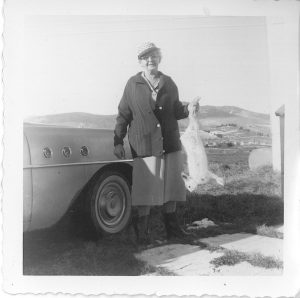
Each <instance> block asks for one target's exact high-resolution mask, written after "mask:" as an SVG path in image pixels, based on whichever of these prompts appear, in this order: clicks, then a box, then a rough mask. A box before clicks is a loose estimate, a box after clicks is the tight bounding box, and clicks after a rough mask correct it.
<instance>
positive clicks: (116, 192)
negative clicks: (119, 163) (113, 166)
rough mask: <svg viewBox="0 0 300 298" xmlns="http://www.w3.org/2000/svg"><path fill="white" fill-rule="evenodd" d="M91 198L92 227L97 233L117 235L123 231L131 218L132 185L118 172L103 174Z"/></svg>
mask: <svg viewBox="0 0 300 298" xmlns="http://www.w3.org/2000/svg"><path fill="white" fill-rule="evenodd" d="M91 190H92V192H91V195H90V197H89V210H90V212H89V213H90V217H91V220H92V225H93V226H94V228H95V230H96V232H97V233H100V234H115V233H118V232H120V231H122V230H123V229H124V228H125V227H126V226H127V225H128V223H129V221H130V218H131V194H130V184H129V182H128V180H127V178H126V177H125V176H124V175H123V174H121V173H119V172H116V171H110V172H105V173H103V174H101V175H100V176H99V177H98V179H97V180H96V182H95V183H94V185H93V186H92V189H91Z"/></svg>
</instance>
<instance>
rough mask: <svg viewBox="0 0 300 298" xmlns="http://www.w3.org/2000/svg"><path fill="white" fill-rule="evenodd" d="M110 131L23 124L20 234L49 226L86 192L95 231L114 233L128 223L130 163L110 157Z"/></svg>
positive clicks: (127, 160) (128, 153) (129, 210)
mask: <svg viewBox="0 0 300 298" xmlns="http://www.w3.org/2000/svg"><path fill="white" fill-rule="evenodd" d="M113 149H114V147H113V131H112V130H109V129H90V128H74V127H63V126H54V125H42V124H31V123H24V136H23V223H24V225H23V226H24V228H23V230H24V231H32V230H36V229H43V228H48V227H51V226H53V225H54V224H55V223H57V222H58V221H59V220H60V219H61V218H62V217H63V215H64V214H65V213H66V212H67V210H68V209H69V208H70V206H71V205H72V204H73V203H74V202H75V201H76V200H77V198H78V197H80V194H81V193H82V192H83V190H85V191H86V194H87V195H86V197H85V198H84V199H85V201H86V202H85V204H86V205H87V206H88V210H89V215H90V216H91V218H92V220H93V222H94V225H95V226H96V228H97V229H98V230H102V231H104V232H107V233H116V232H118V231H120V230H121V229H123V228H124V227H125V226H126V224H127V222H128V221H129V217H130V212H131V198H130V184H131V172H132V159H131V155H130V149H129V145H128V143H125V151H126V154H127V155H128V156H126V157H127V158H126V159H125V160H118V159H117V158H116V157H115V156H114V154H113Z"/></svg>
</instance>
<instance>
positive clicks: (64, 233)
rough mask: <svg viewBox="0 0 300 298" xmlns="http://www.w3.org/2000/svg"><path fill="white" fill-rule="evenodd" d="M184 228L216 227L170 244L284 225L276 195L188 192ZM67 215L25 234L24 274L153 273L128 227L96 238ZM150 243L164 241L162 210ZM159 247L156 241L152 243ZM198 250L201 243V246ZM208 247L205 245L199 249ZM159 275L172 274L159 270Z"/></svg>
mask: <svg viewBox="0 0 300 298" xmlns="http://www.w3.org/2000/svg"><path fill="white" fill-rule="evenodd" d="M178 214H179V217H180V219H181V221H182V223H183V224H190V223H191V222H192V221H194V220H201V219H202V218H209V219H210V220H213V221H214V222H215V223H216V224H217V226H214V227H207V228H202V229H199V230H197V231H196V232H195V236H194V237H189V238H186V239H174V240H173V241H172V242H173V243H183V244H195V242H194V240H195V238H197V239H199V238H200V239H201V238H205V237H212V236H216V235H220V234H233V233H238V232H248V233H253V234H255V233H256V228H257V226H258V225H261V224H266V225H275V224H282V223H283V202H282V200H280V198H278V197H267V196H263V195H251V194H241V195H222V196H212V195H201V198H199V196H197V195H195V194H192V195H190V196H189V197H188V199H187V203H186V204H185V205H183V204H182V205H178ZM75 219H76V220H75V222H74V214H72V212H71V211H70V212H68V213H67V214H66V215H65V216H64V218H63V219H62V220H61V221H60V222H59V223H58V224H57V225H56V226H54V227H52V228H51V229H46V230H41V231H35V232H30V233H25V234H24V245H23V256H24V262H23V273H24V275H99V276H101V275H114V276H135V275H143V274H148V273H151V272H155V271H157V270H159V269H156V268H152V267H151V266H149V265H147V264H146V263H145V262H143V261H140V260H137V259H136V258H135V256H134V254H136V253H137V252H138V251H140V250H141V248H140V247H137V245H136V242H135V235H134V232H133V229H132V227H131V226H128V227H127V228H126V229H125V230H124V231H123V232H122V233H119V234H116V235H106V236H102V237H100V238H96V237H95V235H94V234H93V233H91V231H90V230H89V229H87V228H86V226H85V223H84V222H83V221H82V219H81V220H79V219H78V218H75ZM151 231H152V236H153V240H157V239H159V240H163V239H165V230H164V225H163V223H162V214H161V208H160V207H155V208H153V209H152V211H151ZM153 243H154V244H153V245H154V246H158V244H157V242H153ZM199 246H200V248H201V243H199ZM202 248H203V249H207V248H206V247H202ZM158 274H159V275H170V274H169V273H168V272H163V271H160V272H158Z"/></svg>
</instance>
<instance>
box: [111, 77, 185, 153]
mask: <svg viewBox="0 0 300 298" xmlns="http://www.w3.org/2000/svg"><path fill="white" fill-rule="evenodd" d="M160 75H161V76H160V82H159V91H158V94H157V99H156V102H155V101H154V100H153V99H152V96H151V93H152V91H151V89H150V87H149V85H148V84H147V82H146V81H145V79H144V78H143V77H142V76H141V72H139V73H138V74H136V75H135V76H133V77H131V78H130V79H129V80H128V82H127V84H126V87H125V90H124V93H123V96H122V99H121V101H120V103H119V107H118V116H117V119H116V122H117V123H116V126H115V131H114V132H115V137H114V144H115V145H117V144H123V139H124V137H125V136H126V133H127V128H128V139H129V143H130V145H131V147H132V149H133V155H134V156H133V157H136V156H140V157H145V156H160V155H162V154H163V153H170V152H175V151H179V150H181V142H180V134H179V128H178V122H177V120H179V119H183V118H186V117H187V116H188V109H187V105H183V104H182V103H181V102H180V101H179V96H178V89H177V86H176V84H175V83H174V81H173V80H172V79H171V78H170V77H169V76H166V75H164V74H162V73H160Z"/></svg>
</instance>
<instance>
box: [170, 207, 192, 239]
mask: <svg viewBox="0 0 300 298" xmlns="http://www.w3.org/2000/svg"><path fill="white" fill-rule="evenodd" d="M164 222H165V227H166V232H167V239H170V238H173V237H175V238H183V237H187V236H190V235H192V233H190V232H187V231H185V230H184V229H183V228H182V227H181V225H180V223H179V220H178V217H177V215H176V213H175V212H172V213H164Z"/></svg>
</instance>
